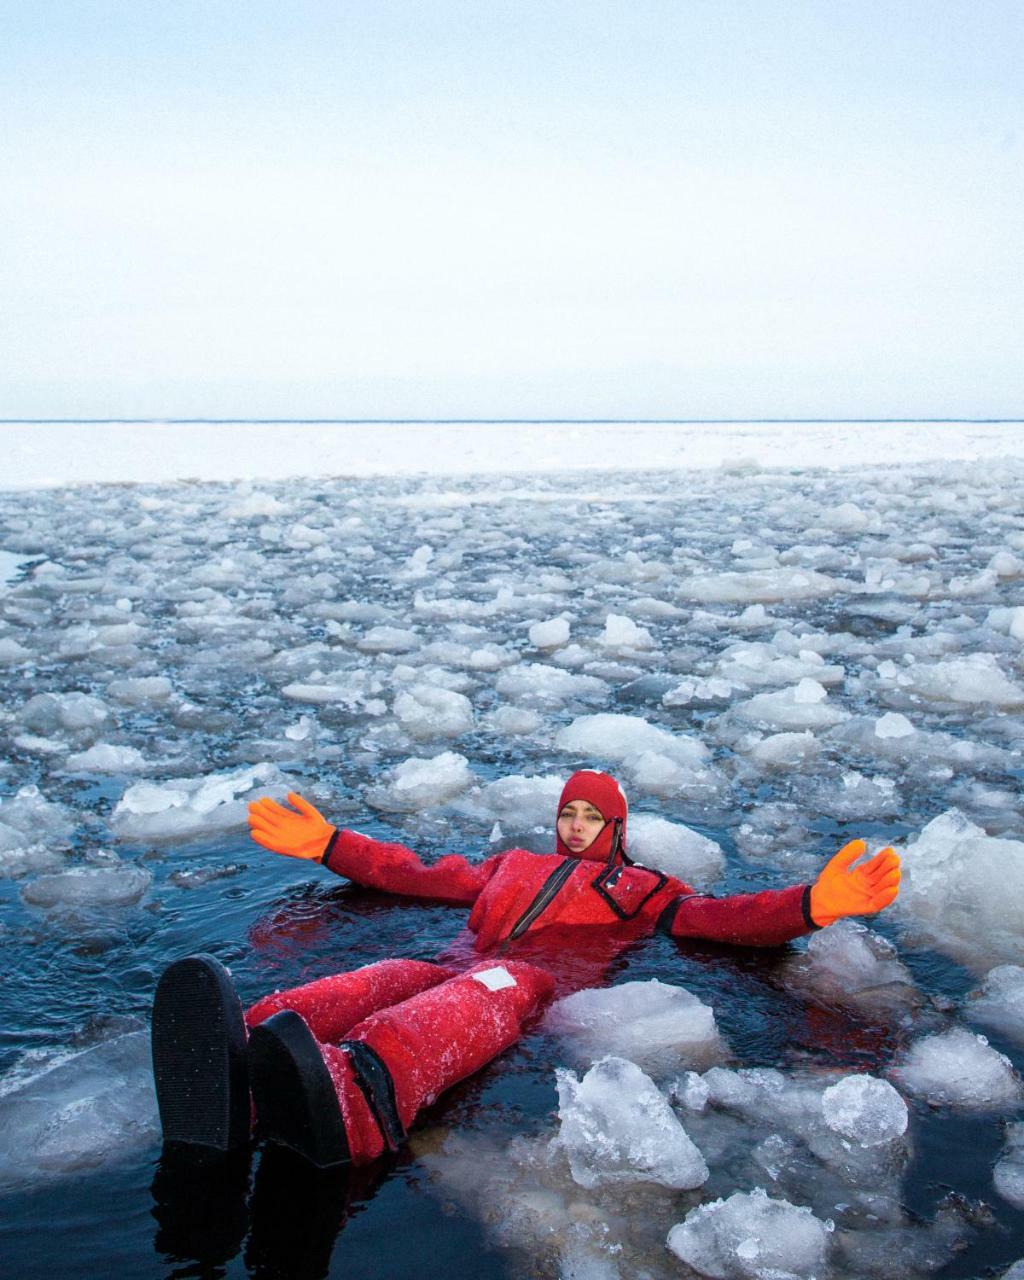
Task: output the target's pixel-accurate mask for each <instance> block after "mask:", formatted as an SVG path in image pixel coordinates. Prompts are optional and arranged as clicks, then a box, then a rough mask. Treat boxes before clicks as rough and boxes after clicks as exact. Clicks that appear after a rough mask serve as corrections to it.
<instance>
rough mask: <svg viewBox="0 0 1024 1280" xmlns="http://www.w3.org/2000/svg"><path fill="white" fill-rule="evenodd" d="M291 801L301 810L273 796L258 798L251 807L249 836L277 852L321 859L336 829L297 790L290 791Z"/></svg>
mask: <svg viewBox="0 0 1024 1280" xmlns="http://www.w3.org/2000/svg"><path fill="white" fill-rule="evenodd" d="M288 803H289V804H291V805H294V806H295V809H297V810H298V813H296V812H295V809H287V808H285V806H284V805H283V804H278V803H277V801H276V800H271V799H270V797H269V796H264V797H263V798H262V799H261V800H254V801H253V803H252V804H251V805H250V806H249V835H250V836H252V838H253V839H254V840H255V841H256V843H257V844H261V845H262V846H263V847H264V849H271V850H272V851H273V852H274V853H283V854H286V855H287V856H288V857H289V858H309V859H311V860H312V859H316V860H319V859H320V858H322V857H323V854H324V850H325V849H326V848H327V841H328V840H330V838H331V836H333V835H334V832H335V830H336V828H335V827H332V826H331V824H330V823H329V822H328V821H327V819H326V818H325V817H324V816H323V814H322V813H320V812H319V811H318V810H317V809H314V808H313V806H312V805H311V804H310V803H309V801H308V800H303V798H302V796H300V795H296V793H295V792H294V791H289V792H288Z"/></svg>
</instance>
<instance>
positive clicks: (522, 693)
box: [494, 662, 608, 708]
mask: <svg viewBox="0 0 1024 1280" xmlns="http://www.w3.org/2000/svg"><path fill="white" fill-rule="evenodd" d="M494 687H495V690H496V691H497V692H498V693H500V694H501V695H502V697H505V698H511V699H512V700H513V701H514V702H522V703H525V704H526V705H527V706H533V707H540V708H545V707H559V706H562V705H563V704H564V703H566V702H572V701H574V700H575V699H577V698H579V699H582V700H584V701H593V700H595V699H599V698H604V697H605V695H606V694H607V693H608V686H607V684H605V682H604V681H603V680H599V679H598V678H597V677H596V676H584V675H577V674H575V673H573V672H570V671H561V670H560V669H559V668H558V667H549V666H547V665H546V664H545V663H543V662H521V663H519V665H518V666H515V667H509V669H508V670H507V671H503V672H502V673H501V675H500V676H499V677H498V679H497V680H496V681H495V684H494Z"/></svg>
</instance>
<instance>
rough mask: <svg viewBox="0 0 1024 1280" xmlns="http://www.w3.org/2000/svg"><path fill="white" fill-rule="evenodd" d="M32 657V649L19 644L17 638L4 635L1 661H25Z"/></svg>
mask: <svg viewBox="0 0 1024 1280" xmlns="http://www.w3.org/2000/svg"><path fill="white" fill-rule="evenodd" d="M31 657H32V651H31V650H30V649H26V648H25V646H24V645H23V644H19V643H18V642H17V640H12V639H11V637H10V636H4V637H3V639H2V640H0V663H5V664H13V663H16V662H25V661H26V660H27V659H29V658H31Z"/></svg>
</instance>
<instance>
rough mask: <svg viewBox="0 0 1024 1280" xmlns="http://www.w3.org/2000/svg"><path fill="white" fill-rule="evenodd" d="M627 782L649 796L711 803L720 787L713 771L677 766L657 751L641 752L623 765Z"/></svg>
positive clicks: (721, 779)
mask: <svg viewBox="0 0 1024 1280" xmlns="http://www.w3.org/2000/svg"><path fill="white" fill-rule="evenodd" d="M623 766H624V768H625V769H626V770H627V771H628V773H629V777H630V781H631V782H632V783H633V784H634V785H635V786H637V787H640V788H641V789H642V790H644V791H647V792H649V793H650V794H651V795H655V796H664V797H666V798H668V797H671V796H686V797H688V798H690V799H694V800H711V799H712V798H713V797H714V796H715V795H716V793H717V792H718V791H719V790H720V789H721V787H722V786H723V785H724V779H723V777H722V775H721V774H720V773H718V771H717V770H715V769H707V768H693V767H691V766H690V765H685V764H680V763H678V761H676V760H674V759H672V757H671V756H667V755H663V754H662V753H661V752H660V751H641V752H639V753H638V754H637V755H632V756H627V757H626V758H625V760H624V761H623Z"/></svg>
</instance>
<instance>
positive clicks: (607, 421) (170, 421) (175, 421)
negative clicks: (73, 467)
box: [0, 417, 1024, 426]
mask: <svg viewBox="0 0 1024 1280" xmlns="http://www.w3.org/2000/svg"><path fill="white" fill-rule="evenodd" d="M1018 422H1024V417H1010V418H957V417H952V418H900V417H887V418H858V417H854V418H777V417H773V418H252V417H243V418H165V417H156V418H120V417H119V418H0V426H18V425H24V426H76V425H77V426H99V425H117V426H130V425H141V424H145V425H147V426H161V425H166V426H233V425H242V424H252V425H254V426H255V425H262V426H284V425H286V424H294V425H296V426H386V425H390V426H472V425H481V426H502V425H504V426H545V425H550V426H624V425H626V424H630V423H632V424H635V425H637V426H740V425H742V424H744V423H749V424H750V425H752V426H772V425H786V424H794V425H815V424H820V425H823V426H832V425H835V426H849V425H852V424H854V423H864V424H865V425H885V424H893V423H909V424H918V425H928V424H934V425H938V424H941V423H966V424H970V425H976V426H998V425H1001V424H1006V425H1011V424H1014V423H1018Z"/></svg>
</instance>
